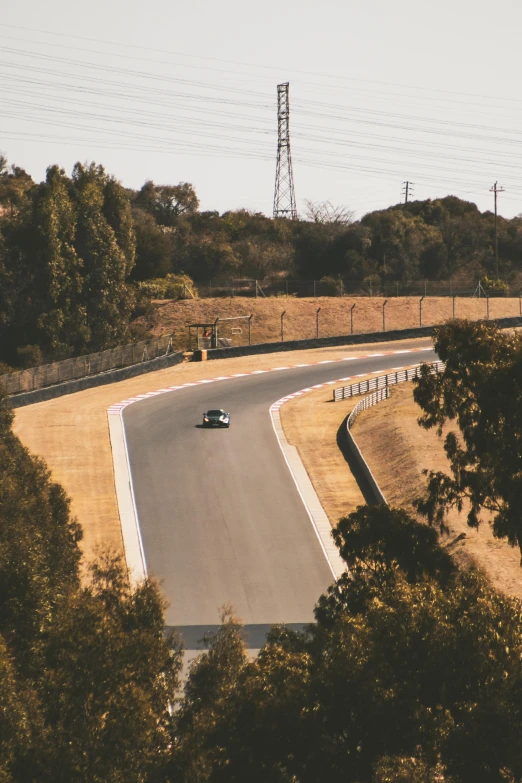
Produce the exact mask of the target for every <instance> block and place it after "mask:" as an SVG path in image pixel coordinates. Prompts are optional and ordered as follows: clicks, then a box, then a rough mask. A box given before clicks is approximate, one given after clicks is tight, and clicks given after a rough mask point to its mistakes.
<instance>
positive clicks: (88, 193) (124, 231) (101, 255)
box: [72, 163, 133, 351]
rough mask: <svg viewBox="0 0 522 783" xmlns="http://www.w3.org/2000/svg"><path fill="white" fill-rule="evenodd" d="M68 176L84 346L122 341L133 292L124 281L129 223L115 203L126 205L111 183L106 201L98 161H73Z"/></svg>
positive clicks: (95, 347)
mask: <svg viewBox="0 0 522 783" xmlns="http://www.w3.org/2000/svg"><path fill="white" fill-rule="evenodd" d="M72 179H73V186H74V192H75V198H76V203H77V210H78V222H77V231H76V241H75V248H76V251H77V253H78V255H79V256H80V257H81V259H82V261H83V269H84V288H83V298H84V301H85V307H86V311H87V324H88V327H89V331H90V342H89V349H90V350H94V351H101V350H103V349H104V348H108V347H110V346H113V345H117V344H118V343H121V342H124V341H125V339H126V337H127V326H128V322H129V317H130V313H131V311H132V304H133V302H132V296H131V293H130V290H129V288H128V287H127V284H126V280H127V275H128V271H129V267H130V266H131V264H132V263H133V254H132V253H131V250H130V249H129V242H130V239H129V236H128V234H129V232H130V228H129V225H130V224H129V222H128V220H127V216H126V215H125V214H124V215H121V214H120V215H119V217H118V208H123V209H124V212H126V211H127V205H126V202H125V201H124V199H123V197H122V192H121V191H117V189H116V188H114V187H111V188H109V195H110V198H108V201H107V202H106V194H105V191H106V188H107V187H108V186H109V184H110V183H109V181H108V178H107V175H106V174H105V171H104V170H103V168H102V167H101V166H96V165H95V164H91V165H90V166H87V167H86V166H83V165H82V164H80V163H77V164H76V165H75V167H74V170H73V175H72ZM115 191H117V193H115ZM116 195H117V196H118V198H116ZM109 202H110V208H109V205H108V204H109ZM105 211H107V212H108V213H109V214H110V216H111V219H112V222H113V224H114V226H115V227H113V226H112V225H111V224H110V223H109V221H108V219H107V217H106V215H105ZM116 231H118V232H119V234H120V236H122V235H123V236H124V237H125V238H126V241H125V246H124V248H122V247H120V245H119V244H118V237H117V233H116ZM125 248H126V249H125ZM129 253H130V254H131V257H129Z"/></svg>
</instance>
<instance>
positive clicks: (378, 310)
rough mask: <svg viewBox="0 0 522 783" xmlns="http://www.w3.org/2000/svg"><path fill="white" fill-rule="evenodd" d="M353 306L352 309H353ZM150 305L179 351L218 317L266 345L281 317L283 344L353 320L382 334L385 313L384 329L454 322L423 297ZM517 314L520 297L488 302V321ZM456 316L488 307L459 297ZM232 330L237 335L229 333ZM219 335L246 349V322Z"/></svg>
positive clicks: (443, 306) (334, 330) (277, 332)
mask: <svg viewBox="0 0 522 783" xmlns="http://www.w3.org/2000/svg"><path fill="white" fill-rule="evenodd" d="M384 302H386V304H384ZM353 305H355V307H354V308H353V310H352V307H353ZM154 306H155V310H156V319H157V321H156V324H155V326H154V327H153V332H154V334H165V333H173V334H175V336H176V344H177V346H178V347H180V348H186V347H188V328H187V325H188V324H190V323H209V324H210V323H213V322H214V321H215V320H216V318H234V317H238V316H247V315H252V316H253V317H252V322H251V341H252V342H253V343H264V342H278V341H280V340H281V315H282V313H283V312H284V313H285V315H284V317H283V328H284V339H285V340H302V339H306V338H310V337H315V336H316V334H317V321H318V322H319V336H321V337H326V336H333V335H346V334H350V333H351V328H352V321H353V332H354V334H363V333H369V332H378V331H382V329H383V309H384V326H385V329H386V330H391V329H406V328H409V327H415V326H419V325H420V324H421V321H422V325H423V326H429V325H434V324H440V323H444V322H445V321H447V320H449V319H450V318H452V317H453V299H452V298H451V297H426V299H424V301H423V302H422V305H421V302H420V298H419V297H391V298H390V299H388V300H385V299H382V298H380V297H348V296H347V297H342V298H340V297H317V298H316V299H314V298H310V299H305V298H303V299H296V298H294V297H288V298H286V297H269V298H266V299H262V298H258V299H254V298H246V297H242V298H241V297H236V298H230V299H221V298H219V299H187V300H182V301H159V302H156V303H155V305H154ZM421 307H422V314H421ZM318 308H321V309H320V312H319V314H317V309H318ZM515 315H520V300H519V299H518V298H517V299H507V298H495V299H490V300H489V317H490V318H501V317H508V316H515ZM455 316H456V317H458V318H471V319H481V318H486V316H487V302H486V300H485V299H484V298H481V299H478V298H460V297H457V298H456V299H455ZM138 322H139V319H138ZM232 329H234V330H236V331H235V332H234V333H232ZM219 330H220V334H221V335H222V336H223V337H228V338H230V339H232V342H233V344H234V345H245V344H246V343H247V342H248V324H247V322H246V321H236V322H230V321H228V322H223V323H221V324H219ZM237 330H240V332H239V331H237Z"/></svg>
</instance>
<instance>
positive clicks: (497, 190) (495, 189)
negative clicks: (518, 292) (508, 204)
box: [489, 182, 504, 280]
mask: <svg viewBox="0 0 522 783" xmlns="http://www.w3.org/2000/svg"><path fill="white" fill-rule="evenodd" d="M489 192H490V193H494V194H495V271H496V275H497V280H498V230H497V195H498V193H503V192H504V188H499V187H498V183H496V182H495V184H494V185H493V186H492V187H491V188H490V189H489Z"/></svg>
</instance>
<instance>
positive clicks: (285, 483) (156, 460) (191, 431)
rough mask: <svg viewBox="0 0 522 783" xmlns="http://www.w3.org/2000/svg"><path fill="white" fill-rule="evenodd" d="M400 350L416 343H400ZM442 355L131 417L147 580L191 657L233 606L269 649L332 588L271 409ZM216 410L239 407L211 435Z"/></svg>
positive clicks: (340, 368) (214, 392)
mask: <svg viewBox="0 0 522 783" xmlns="http://www.w3.org/2000/svg"><path fill="white" fill-rule="evenodd" d="M401 348H407V345H401V344H397V343H396V344H395V345H393V346H390V350H393V349H395V350H399V349H401ZM370 352H371V349H370ZM346 355H347V356H349V355H350V349H349V347H347V350H346ZM291 357H292V358H291V359H290V355H288V354H287V355H286V356H281V355H280V356H278V357H275V356H274V366H278V365H279V364H281V365H283V364H284V360H285V359H286V361H289V359H290V361H292V362H295V361H296V354H293V355H291ZM435 358H436V357H435V355H434V353H433V350H432V349H431V348H427V349H426V350H423V351H422V352H420V351H419V352H418V351H415V353H413V354H411V355H407V354H406V355H404V356H393V355H384V356H383V355H377V356H373V357H368V358H361V359H356V360H352V361H349V362H346V363H343V362H335V363H325V364H316V365H310V366H306V367H296V368H292V369H282V370H279V371H275V372H274V371H272V372H266V373H264V374H259V375H248V376H246V377H239V378H233V379H231V380H221V381H219V382H217V383H212V384H208V385H206V384H198V385H194V386H190V387H187V388H183V389H179V390H178V391H176V392H175V393H172V394H163V395H160V396H157V397H150V398H148V399H146V400H143V401H141V402H139V403H136V404H134V405H130V406H129V407H127V408H126V409H125V411H124V425H125V431H126V436H127V443H128V448H129V455H130V466H131V474H132V482H133V486H134V492H135V497H136V505H137V511H138V517H139V522H140V527H141V534H142V539H143V545H144V550H145V558H146V562H147V569H148V573H149V574H150V575H154V576H156V577H157V578H159V579H160V580H161V583H162V589H163V592H164V593H165V595H166V597H167V600H168V601H169V608H168V610H167V617H166V621H167V624H168V625H169V626H171V625H172V626H176V627H177V628H179V629H180V630H181V633H182V635H183V638H184V641H185V646H186V647H187V649H194V648H195V647H196V646H197V641H198V640H199V639H200V638H201V636H202V634H203V632H204V631H205V630H207V629H214V628H215V627H216V626H217V624H218V623H219V609H220V607H221V606H222V605H223V604H231V605H232V606H233V607H234V609H235V610H236V612H237V613H238V615H239V616H240V617H241V619H242V621H243V622H244V623H245V626H246V629H247V632H248V635H249V642H248V643H249V646H250V647H254V648H255V647H259V646H260V645H261V644H262V641H263V638H264V634H265V633H266V630H267V628H268V627H269V626H270V625H272V624H274V623H287V624H291V625H292V626H294V627H300V626H302V625H303V624H306V623H309V622H311V621H312V620H313V607H314V604H315V602H316V600H317V598H318V597H319V595H320V594H321V592H323V591H324V590H325V589H326V588H327V587H328V585H329V584H330V583H331V582H332V581H333V575H332V571H331V570H330V567H329V564H328V562H327V560H326V558H325V556H324V554H323V551H322V549H321V546H320V544H319V541H318V539H317V536H316V534H315V531H314V529H313V527H312V524H311V521H310V518H309V516H308V513H307V511H306V509H305V507H304V505H303V502H302V500H301V498H300V495H299V493H298V491H297V488H296V486H295V484H294V482H293V480H292V477H291V475H290V473H289V470H288V467H287V465H286V462H285V460H284V457H283V454H282V452H281V449H280V447H279V444H278V441H277V438H276V436H275V433H274V429H273V426H272V421H271V417H270V413H269V408H270V405H271V404H272V403H273V402H275V401H276V400H278V399H280V398H281V397H284V396H286V395H287V394H291V393H292V392H294V391H297V390H298V389H301V388H304V387H307V386H311V385H315V384H318V383H324V382H326V381H329V380H336V379H338V378H342V377H344V376H347V375H352V376H353V375H357V374H359V373H367V372H373V371H377V370H385V369H388V368H390V367H392V366H395V365H399V364H405V363H406V362H408V363H413V362H418V361H433V360H434V359H435ZM297 361H298V359H297ZM209 375H210V376H211V375H212V372H211V368H210V366H209ZM209 408H224V409H225V410H227V411H230V413H231V415H232V424H231V427H230V429H228V430H227V429H222V430H221V429H219V430H218V429H215V430H207V429H203V428H201V427H200V426H199V425H200V423H201V419H202V412H203V411H205V410H207V409H209Z"/></svg>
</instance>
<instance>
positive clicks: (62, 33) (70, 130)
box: [0, 0, 522, 217]
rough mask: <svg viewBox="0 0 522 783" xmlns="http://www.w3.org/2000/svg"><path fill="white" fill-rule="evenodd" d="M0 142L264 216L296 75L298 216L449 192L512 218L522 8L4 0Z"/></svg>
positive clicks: (519, 189)
mask: <svg viewBox="0 0 522 783" xmlns="http://www.w3.org/2000/svg"><path fill="white" fill-rule="evenodd" d="M1 8H2V13H1V15H0V19H1V23H0V45H1V46H2V54H1V57H0V105H1V107H2V108H1V111H0V150H2V151H4V152H5V153H7V155H8V158H9V160H10V162H13V163H16V164H17V165H19V166H22V167H23V168H25V169H27V170H28V171H29V172H30V173H31V174H32V175H33V177H35V178H36V179H42V178H43V177H44V175H45V169H46V167H47V166H48V165H49V164H51V163H58V164H60V165H61V166H63V167H64V168H65V169H66V170H67V171H70V170H71V168H72V166H73V164H74V162H75V161H77V160H81V161H90V160H95V161H97V162H99V163H102V164H103V165H104V166H105V168H106V169H107V170H108V171H109V172H110V173H112V174H114V175H115V176H116V177H118V179H120V180H121V181H122V182H123V184H124V185H126V186H128V187H133V188H139V187H140V186H141V185H142V184H143V182H144V181H145V180H147V179H152V180H154V181H155V182H156V183H158V184H174V183H177V182H180V181H188V182H192V183H193V185H194V186H195V188H196V191H197V193H198V196H199V198H200V201H201V208H202V209H217V210H219V211H220V212H223V211H225V210H226V209H236V208H238V207H246V208H249V209H253V210H258V211H262V212H264V213H265V214H268V215H270V214H271V213H272V199H273V189H274V175H275V159H276V143H277V125H276V85H277V84H278V83H280V82H284V81H289V82H290V102H291V144H292V155H293V161H294V179H295V187H296V196H297V205H298V210H300V211H302V209H303V200H304V199H311V200H313V201H322V200H330V201H331V202H332V203H334V204H343V205H346V206H348V207H350V208H352V209H354V210H356V214H357V216H359V217H360V216H362V215H363V214H364V213H366V212H368V211H371V210H373V209H378V208H382V207H386V206H389V205H390V204H394V203H397V202H398V201H400V200H401V184H402V182H403V181H404V180H410V181H412V182H414V183H415V186H414V197H416V198H421V199H424V198H436V197H440V196H444V195H447V194H450V193H451V194H454V195H458V196H460V197H462V198H466V199H469V200H471V201H475V202H476V203H477V204H478V206H479V207H480V208H481V209H488V208H491V209H492V206H493V197H492V195H491V194H490V193H489V188H490V187H491V185H492V184H493V183H494V182H495V181H496V180H498V183H499V186H503V187H504V188H505V193H503V194H502V195H501V196H499V212H500V214H503V215H505V216H506V217H511V216H513V215H515V214H518V213H520V212H522V122H521V120H522V95H521V94H520V86H519V85H520V81H521V78H520V77H521V70H522V69H521V65H522V54H521V46H520V31H521V29H522V4H521V3H520V2H515V1H514V0H497V1H496V2H495V3H491V2H488V3H486V2H485V0H475V2H471V0H451V1H450V0H438V2H437V3H428V2H426V0H424V2H423V1H422V0H394V1H392V0H373V2H371V1H368V0H367V1H366V2H365V1H364V0H352V2H340V0H322V2H321V3H318V2H313V3H312V2H308V1H307V2H297V0H287V2H281V0H277V2H276V0H265V2H263V3H259V4H254V3H250V4H249V3H245V2H239V0H222V1H221V2H208V0H196V1H195V2H194V1H192V2H183V3H180V2H172V0H171V1H170V2H167V1H166V0H156V2H149V3H143V2H140V3H137V2H135V1H134V0H125V2H123V0H103V1H102V0H90V2H89V3H78V2H71V1H70V0H68V1H67V2H66V1H65V0H46V1H45V2H41V1H40V0H39V2H36V0H26V2H21V1H19V2H17V3H14V2H9V0H2V2H1Z"/></svg>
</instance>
